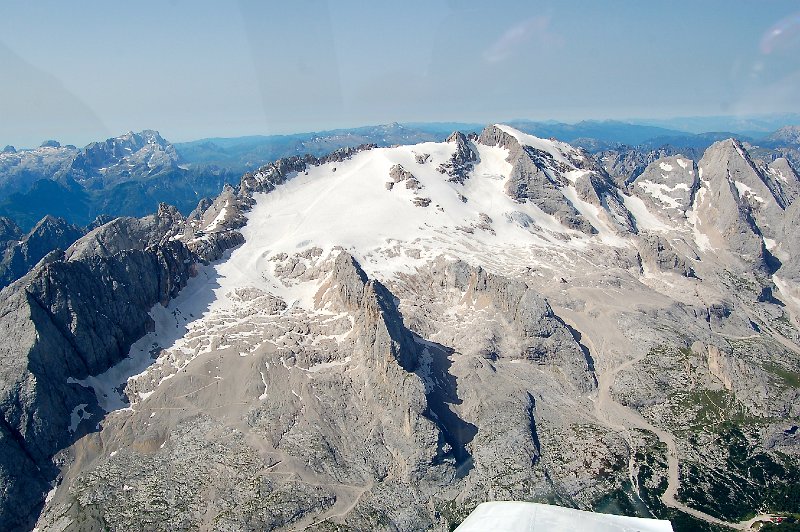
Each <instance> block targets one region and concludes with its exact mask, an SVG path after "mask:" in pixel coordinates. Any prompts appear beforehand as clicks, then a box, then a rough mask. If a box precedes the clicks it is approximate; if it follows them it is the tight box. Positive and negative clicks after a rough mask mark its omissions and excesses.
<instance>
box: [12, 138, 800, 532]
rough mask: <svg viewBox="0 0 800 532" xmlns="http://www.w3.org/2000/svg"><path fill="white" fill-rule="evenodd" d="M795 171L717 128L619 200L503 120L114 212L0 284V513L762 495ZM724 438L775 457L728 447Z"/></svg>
mask: <svg viewBox="0 0 800 532" xmlns="http://www.w3.org/2000/svg"><path fill="white" fill-rule="evenodd" d="M740 150H741V151H740ZM770 168H772V169H773V172H770V170H769V169H770ZM789 169H790V167H789ZM701 171H702V172H701ZM768 174H769V175H768ZM784 179H785V181H784ZM756 180H758V181H756ZM779 181H780V183H778V182H779ZM387 183H388V184H391V186H389V185H388V184H387ZM759 183H761V184H759ZM798 183H800V181H798V180H797V176H796V175H795V174H789V173H788V170H787V168H784V167H782V166H781V163H776V164H774V165H773V166H769V165H766V164H762V163H760V162H758V161H755V160H753V159H752V158H750V157H749V154H748V152H747V149H746V148H745V147H744V146H743V145H740V144H737V143H735V142H733V141H728V142H723V143H720V144H719V145H715V147H712V148H711V149H709V151H708V152H707V153H706V156H705V157H704V158H703V160H701V161H700V162H699V163H697V164H696V165H695V164H694V163H692V162H691V161H689V160H688V159H687V158H684V157H682V156H678V155H674V156H670V157H668V158H665V159H662V160H659V161H656V162H654V163H653V164H652V165H650V166H649V167H648V168H647V169H646V171H645V172H644V173H643V174H642V175H641V176H640V177H639V179H637V180H636V181H634V182H633V183H632V186H630V187H627V188H623V187H619V186H616V185H615V183H614V181H613V180H612V179H611V178H610V177H609V175H608V173H607V171H606V170H604V169H603V168H602V167H601V165H600V164H599V163H597V162H596V161H594V160H593V159H592V158H591V157H590V156H589V155H588V154H587V153H585V152H583V151H581V150H577V149H574V148H572V147H570V146H568V145H566V144H563V143H560V142H558V141H554V140H545V139H538V138H536V137H531V136H528V135H525V134H523V133H521V132H519V131H516V130H514V129H512V128H509V127H507V126H502V125H498V126H491V127H489V128H487V129H486V130H484V132H483V133H482V134H481V135H480V136H479V137H475V136H466V135H462V134H458V133H456V134H453V135H451V136H450V137H449V139H448V141H447V142H442V143H433V142H430V143H423V144H419V145H414V146H399V147H393V148H374V147H371V146H365V147H363V148H362V149H358V150H343V151H339V152H336V153H334V154H332V155H330V156H326V157H322V158H315V157H310V156H305V157H292V158H289V159H282V160H279V161H276V162H275V163H273V164H270V165H267V166H265V167H263V168H261V169H260V170H259V171H257V172H253V173H249V174H245V175H244V176H243V178H242V182H241V184H240V185H239V186H238V187H227V188H225V189H224V190H223V192H222V194H220V195H219V196H218V197H216V198H215V199H213V200H207V201H201V202H200V203H199V204H198V205H197V208H196V209H195V210H194V211H193V212H192V213H191V214H190V215H189V216H188V217H186V218H183V217H182V216H181V215H180V214H178V213H177V212H176V211H175V210H174V209H171V208H169V207H167V206H161V207H160V208H159V210H158V212H157V213H156V214H154V215H151V216H147V217H144V218H140V219H131V218H125V219H116V220H111V221H109V220H105V223H102V222H103V221H101V222H98V225H97V227H95V228H93V229H92V231H91V232H90V233H88V234H87V235H86V236H84V237H83V238H81V239H79V240H78V241H77V242H75V243H74V244H73V245H72V246H70V247H69V248H68V249H67V251H66V253H61V252H54V253H51V254H49V255H47V256H45V257H44V259H43V260H42V261H41V262H40V263H39V264H38V266H36V267H35V268H34V269H33V270H32V271H31V272H29V273H28V274H27V275H25V276H24V277H23V278H21V279H20V280H18V281H16V282H15V283H13V284H12V285H11V286H9V287H8V288H6V289H5V290H4V291H3V292H2V296H3V297H2V303H0V330H2V331H6V332H7V334H5V335H3V337H2V338H0V355H2V358H1V360H2V366H0V367H2V375H0V377H2V383H3V385H2V387H0V390H1V391H2V392H1V394H0V412H2V423H0V438H2V439H0V445H2V446H3V453H2V454H0V457H2V459H0V472H1V474H2V475H4V476H3V481H4V483H3V485H4V486H5V485H7V486H9V488H8V490H7V491H5V492H4V495H2V496H3V497H6V498H5V499H3V500H2V501H0V502H2V505H0V516H2V517H1V518H2V519H3V520H4V521H3V522H2V525H3V526H6V527H11V526H16V525H19V524H21V523H22V524H29V525H30V524H33V522H32V520H31V519H33V517H35V516H36V515H38V516H39V517H38V522H37V524H38V526H39V528H40V529H49V528H58V529H62V530H79V529H81V528H91V527H98V528H99V527H104V526H111V527H116V528H121V529H142V528H146V529H184V528H202V527H209V528H221V529H248V528H265V529H271V528H304V527H308V528H312V529H313V528H315V527H316V528H318V529H323V528H325V527H349V528H351V529H358V530H361V529H378V530H382V529H387V530H388V529H402V530H405V529H436V530H447V529H451V528H452V526H453V525H454V524H456V523H457V522H458V521H459V518H460V517H459V516H461V515H463V513H464V512H466V511H469V510H470V509H471V508H472V507H474V506H475V505H476V504H478V503H479V502H481V501H484V500H487V499H524V500H555V501H559V502H561V503H562V504H569V505H573V506H577V507H580V508H584V509H595V508H597V507H598V505H601V504H606V503H608V501H609V500H612V501H617V502H620V501H631V500H633V501H637V502H636V504H637V505H639V504H640V503H641V505H640V506H637V507H639V508H642V507H647V508H649V510H648V511H651V512H653V513H657V514H658V515H661V516H671V515H675V512H679V511H684V510H685V506H693V507H694V506H697V508H701V509H702V511H700V510H698V511H696V512H695V513H693V514H692V515H695V516H696V515H697V513H698V512H700V515H701V518H703V517H702V516H704V515H705V517H706V518H708V519H712V520H713V518H716V519H725V520H728V521H736V520H737V519H738V517H739V516H738V514H736V512H735V511H733V510H732V509H731V506H730V504H729V502H730V501H729V500H728V499H729V498H728V497H726V496H723V495H720V494H721V493H722V491H720V490H721V489H722V488H720V489H719V490H718V489H716V487H718V486H719V482H718V481H716V480H714V479H716V478H725V479H726V483H728V484H730V485H737V484H736V483H739V482H746V483H748V485H750V484H752V485H758V486H760V488H763V489H760V490H759V493H763V494H769V493H773V491H771V490H772V489H773V488H775V489H777V488H779V487H781V486H782V485H783V484H781V482H783V483H784V484H785V483H786V482H785V480H784V481H782V480H781V479H780V478H777V477H775V475H773V474H772V473H771V472H774V471H778V470H780V471H785V472H786V474H787V475H789V476H787V478H794V477H791V475H793V474H794V473H792V472H793V471H795V469H792V468H793V467H795V466H796V465H797V464H796V463H795V461H793V460H794V458H785V457H786V456H790V457H792V456H795V454H796V453H795V451H793V449H796V447H797V437H796V436H794V434H795V432H796V431H795V432H792V429H791V426H790V425H792V424H797V423H798V422H800V421H797V416H798V415H800V413H799V412H798V411H797V407H796V404H797V398H798V396H799V395H798V394H800V391H799V390H798V388H797V386H796V380H795V379H796V375H797V374H800V367H799V366H798V364H797V358H796V353H795V351H796V345H797V343H798V341H800V333H798V332H797V325H796V317H795V316H796V314H795V312H796V311H798V310H800V306H798V303H797V302H798V301H800V299H798V300H794V299H793V297H795V295H794V294H796V292H795V291H796V287H797V284H796V283H797V279H798V277H800V276H798V274H797V273H796V270H797V266H796V262H797V259H796V257H797V256H798V254H797V242H796V238H795V237H794V235H793V233H792V232H791V231H790V230H789V228H790V227H791V226H792V224H793V223H794V219H795V218H797V217H798V215H797V212H798V211H797V207H796V204H795V202H793V201H792V200H791V198H792V192H791V191H792V190H794V189H795V188H796V186H797V185H798ZM759 198H760V199H761V200H763V201H759ZM776 269H777V272H776ZM729 426H731V427H735V428H736V430H741V431H742V436H741V437H742V438H745V439H746V440H747V445H746V448H747V449H748V451H747V452H748V453H751V454H753V453H755V454H753V456H754V458H753V459H754V460H756V458H755V457H757V461H758V463H762V464H767V463H770V464H772V463H775V464H778V463H780V464H781V465H780V467H781V468H783V469H779V468H778V466H775V467H774V468H772V467H771V468H768V469H765V470H764V475H762V476H761V477H758V476H757V475H754V474H751V473H750V472H749V470H748V471H743V470H740V469H738V466H735V465H732V464H731V463H726V462H724V461H721V460H720V459H719V458H718V457H717V458H714V456H728V455H729V454H730V453H729V450H730V449H729V447H728V443H729V442H730V441H732V440H730V438H739V436H738V435H736V433H729V432H724V431H723V432H719V433H718V432H717V431H722V430H723V429H725V427H729ZM756 426H757V427H758V430H755V429H753V430H751V429H752V427H756ZM721 427H722V428H721ZM725 430H727V429H725ZM732 434H733V435H732ZM736 441H737V442H738V441H739V440H736ZM692 442H703V443H702V445H701V446H698V445H697V444H695V443H692ZM740 443H741V442H740ZM736 445H739V443H737V444H736ZM737 448H738V447H737ZM715 453H716V454H715ZM759 453H760V454H759ZM787 453H788V454H787ZM792 453H795V454H792ZM7 457H11V458H7ZM770 461H771V462H770ZM25 468H28V469H30V470H31V471H36V473H35V474H26V473H25V471H26V469H25ZM685 471H691V472H692V474H691V475H685V474H684V473H683V472H685ZM679 473H680V474H679ZM632 479H633V480H634V481H635V483H636V486H637V488H636V489H634V488H633V487H632V486H633V484H631V481H632ZM665 483H666V485H667V490H665V489H664V484H665ZM703 486H706V487H711V488H714V489H707V490H703V489H701V488H702V487H703ZM52 488H56V489H55V490H54V491H53V492H52V493H51V494H50V495H49V496H46V495H45V493H47V491H48V490H49V489H52ZM154 493H158V494H168V495H169V496H168V497H167V496H165V497H154V496H153V494H154ZM765 497H766V495H765ZM762 502H764V501H762V500H756V499H752V500H750V499H748V500H747V501H746V506H747V507H748V508H751V509H758V508H760V507H761V503H762ZM615 504H616V503H615ZM764 504H767V503H766V502H764ZM681 505H685V506H681ZM42 507H43V508H42ZM40 510H41V512H40ZM702 512H708V513H709V514H708V515H706V514H703V513H702ZM32 516H33V517H32ZM709 516H712V517H709ZM26 519H27V521H26ZM687 519H688V518H687Z"/></svg>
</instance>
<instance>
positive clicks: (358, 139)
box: [0, 117, 800, 231]
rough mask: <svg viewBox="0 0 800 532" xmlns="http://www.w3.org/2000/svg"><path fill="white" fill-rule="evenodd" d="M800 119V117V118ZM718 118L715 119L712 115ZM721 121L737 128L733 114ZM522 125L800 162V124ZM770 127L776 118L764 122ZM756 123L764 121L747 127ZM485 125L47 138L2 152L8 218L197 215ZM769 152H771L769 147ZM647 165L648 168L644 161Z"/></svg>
mask: <svg viewBox="0 0 800 532" xmlns="http://www.w3.org/2000/svg"><path fill="white" fill-rule="evenodd" d="M798 118H799V119H798V122H799V123H800V117H798ZM710 123H713V122H710ZM718 123H719V124H720V125H731V126H736V125H737V124H734V123H732V122H731V121H728V122H726V123H723V122H722V121H718ZM510 124H511V125H512V126H514V127H516V128H517V129H519V130H520V131H523V132H525V133H529V134H533V135H536V136H539V137H542V138H558V139H559V140H562V141H565V142H569V143H571V144H573V145H575V146H578V147H581V148H584V149H585V150H587V151H588V152H590V153H601V152H602V153H605V152H615V153H617V154H622V153H627V152H630V151H631V150H633V151H634V152H635V153H636V154H638V155H636V156H635V157H634V158H637V159H640V160H641V161H640V162H643V161H645V160H652V159H653V156H652V155H650V156H648V155H647V153H650V152H653V153H655V152H659V153H661V154H662V155H663V154H665V153H670V154H672V153H684V154H687V155H697V154H699V153H702V151H703V150H705V149H706V148H708V146H710V145H711V144H712V143H714V142H716V141H719V140H722V139H726V138H729V137H734V136H735V137H737V138H739V140H742V141H744V142H747V143H749V144H750V145H756V144H757V145H758V146H759V147H761V148H765V149H767V150H772V151H773V152H774V154H773V155H774V156H776V157H777V156H783V157H786V158H787V159H789V160H790V161H792V162H793V163H794V164H797V162H798V160H800V155H798V153H799V152H798V146H799V144H798V139H799V137H800V135H798V132H797V126H793V127H792V126H790V127H784V128H781V129H778V128H775V129H777V131H775V129H773V130H770V132H769V133H763V134H761V135H759V136H746V135H741V134H737V133H736V132H735V131H734V132H730V131H728V132H712V133H699V134H697V133H691V132H687V131H686V130H680V129H674V128H668V127H663V126H661V125H655V124H643V123H630V122H620V121H610V120H606V121H582V122H578V123H575V124H565V123H560V122H552V121H550V122H534V121H530V120H515V121H511V122H510ZM759 124H760V125H761V126H762V127H763V126H765V125H766V124H767V122H765V121H762V122H760V123H759ZM738 125H739V126H743V127H751V126H752V127H755V126H754V123H750V122H748V123H743V124H738ZM482 127H483V126H482V125H481V124H473V123H408V124H399V123H392V124H385V125H377V126H365V127H359V128H351V129H337V130H331V131H323V132H311V133H298V134H293V135H270V136H247V137H237V138H208V139H201V140H196V141H192V142H183V143H176V144H171V143H170V142H168V141H167V140H165V139H164V138H163V137H161V135H160V134H159V133H158V132H156V131H152V130H145V131H142V132H140V133H133V132H130V133H126V134H124V135H120V136H118V137H114V138H110V139H107V140H105V141H102V142H93V143H91V144H89V145H88V146H86V147H84V148H77V147H75V146H72V145H64V146H62V145H61V144H59V143H58V142H57V141H54V140H48V141H45V142H44V143H43V144H42V145H41V146H40V147H38V148H35V149H21V150H17V149H15V148H14V147H13V146H6V147H5V148H4V149H3V150H2V152H0V216H6V217H8V218H11V219H13V220H14V221H15V222H16V224H17V225H19V227H20V228H21V229H22V230H23V231H27V230H29V229H30V228H32V227H33V226H34V225H35V224H36V223H37V222H38V221H39V220H41V219H42V218H43V217H44V216H46V215H53V216H58V217H63V218H64V219H65V220H66V221H68V222H70V223H73V224H77V225H80V226H86V225H88V224H90V223H92V221H93V220H94V219H95V218H96V217H98V216H102V215H106V216H111V217H115V216H144V215H146V214H148V213H150V212H153V211H154V210H155V209H156V207H157V205H158V204H159V203H161V202H165V203H169V204H171V205H175V206H176V207H177V208H178V210H179V211H180V212H182V213H184V214H188V213H189V212H190V211H191V210H192V209H194V208H195V207H196V206H197V204H198V202H199V201H200V200H202V199H203V198H206V197H212V196H215V195H217V194H219V192H220V191H221V190H222V188H223V186H224V184H225V183H235V182H237V181H238V180H239V178H240V177H241V175H242V174H244V173H245V172H248V171H252V170H254V169H256V168H259V167H260V166H263V165H265V164H268V163H270V162H272V161H274V160H277V159H279V158H282V157H290V156H292V155H303V154H310V155H313V156H321V155H323V154H326V153H330V152H332V151H335V150H337V149H340V148H346V147H355V146H359V145H362V144H373V145H375V146H379V147H387V146H394V145H407V144H417V143H420V142H439V141H442V140H444V139H445V138H447V136H448V135H449V134H450V133H451V132H452V131H454V130H459V131H462V132H464V133H470V132H477V131H480V130H481V129H482ZM764 155H765V156H769V153H766V154H764ZM638 167H640V169H643V166H642V165H641V164H639V166H638Z"/></svg>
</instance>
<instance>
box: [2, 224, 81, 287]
mask: <svg viewBox="0 0 800 532" xmlns="http://www.w3.org/2000/svg"><path fill="white" fill-rule="evenodd" d="M15 227H16V226H10V225H9V224H4V227H3V228H0V231H3V230H5V232H6V234H7V235H8V236H13V235H14V234H15V233H17V232H18V228H16V230H15ZM9 231H10V233H9ZM82 235H83V230H82V229H81V228H79V227H76V226H74V225H72V224H70V223H67V222H66V220H64V219H63V218H55V217H53V216H45V217H44V218H42V219H41V220H40V221H39V223H37V224H36V225H35V226H34V227H33V229H31V230H30V232H28V234H26V235H24V236H22V237H21V238H20V240H19V241H16V242H13V243H12V242H8V241H6V242H7V244H6V246H7V247H6V249H5V251H4V252H3V255H2V261H0V288H2V287H4V286H8V285H9V284H10V283H12V282H14V281H15V280H17V279H19V278H20V277H22V276H23V275H25V274H26V273H27V272H28V271H29V270H30V269H31V268H33V267H34V266H35V265H36V263H37V262H39V261H40V260H42V258H44V256H45V255H47V254H48V253H50V252H51V251H55V250H57V249H60V250H64V249H66V248H67V247H69V246H70V245H71V244H72V243H73V242H75V241H76V240H77V239H78V238H80V237H81V236H82ZM0 246H2V244H0ZM0 249H2V248H0Z"/></svg>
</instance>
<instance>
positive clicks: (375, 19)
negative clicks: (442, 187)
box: [0, 0, 800, 147]
mask: <svg viewBox="0 0 800 532" xmlns="http://www.w3.org/2000/svg"><path fill="white" fill-rule="evenodd" d="M0 13H2V17H0V66H1V67H2V71H3V75H4V79H5V80H6V83H3V84H0V145H5V144H13V145H15V146H17V147H32V146H35V145H38V144H39V143H41V142H42V140H45V139H49V138H54V139H57V140H59V141H61V142H62V143H72V144H76V145H83V144H86V143H87V142H89V141H92V140H98V139H103V138H106V137H109V136H114V135H117V134H120V133H123V132H125V131H128V130H141V129H147V128H150V129H158V130H159V131H160V132H161V133H162V135H164V136H165V137H166V138H168V139H169V140H171V141H176V142H177V141H184V140H192V139H198V138H203V137H210V136H240V135H249V134H276V133H290V132H300V131H314V130H322V129H332V128H341V127H352V126H358V125H364V124H376V123H387V122H393V121H399V122H423V121H424V122H432V121H458V122H492V121H502V120H509V119H513V118H530V119H537V120H545V119H557V120H563V121H577V120H582V119H605V118H612V119H625V118H633V117H643V118H661V117H675V116H691V115H699V116H704V115H748V114H762V113H775V112H797V111H798V110H800V6H798V4H797V2H796V1H790V0H770V1H764V2H755V1H746V0H737V1H730V0H727V1H722V0H708V1H705V2H700V3H697V2H692V1H689V0H680V1H676V2H670V3H659V4H654V3H649V2H647V3H645V2H637V1H634V0H615V1H608V2H603V3H599V2H593V3H586V2H580V1H577V0H571V1H558V2H556V1H555V0H543V1H536V2H524V1H508V2H499V3H492V4H491V5H490V4H487V3H483V2H477V1H463V2H462V1H455V0H451V1H445V0H438V1H426V2H422V1H411V2H404V3H403V4H402V5H390V4H384V3H371V4H367V3H362V2H355V1H342V2H328V1H325V0H301V1H296V2H286V3H281V4H278V3H267V2H258V1H256V0H240V1H239V2H230V3H220V2H210V1H205V0H203V1H189V0H172V1H171V2H155V1H152V0H147V1H143V2H137V3H135V4H131V3H125V4H121V3H106V2H99V1H89V2H81V3H79V4H72V3H65V2H56V1H53V0H48V1H41V2H36V3H33V2H23V1H19V0H12V1H9V2H7V3H5V4H4V5H3V7H2V8H0Z"/></svg>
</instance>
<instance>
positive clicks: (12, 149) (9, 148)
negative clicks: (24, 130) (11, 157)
mask: <svg viewBox="0 0 800 532" xmlns="http://www.w3.org/2000/svg"><path fill="white" fill-rule="evenodd" d="M0 153H17V149H16V148H15V147H14V146H12V145H10V144H9V145H8V146H6V147H4V148H3V151H2V152H0Z"/></svg>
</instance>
